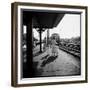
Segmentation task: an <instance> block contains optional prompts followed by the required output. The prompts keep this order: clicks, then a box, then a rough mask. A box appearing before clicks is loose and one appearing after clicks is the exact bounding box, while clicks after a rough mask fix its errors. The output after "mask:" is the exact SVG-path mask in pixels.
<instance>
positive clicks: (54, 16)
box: [23, 11, 65, 29]
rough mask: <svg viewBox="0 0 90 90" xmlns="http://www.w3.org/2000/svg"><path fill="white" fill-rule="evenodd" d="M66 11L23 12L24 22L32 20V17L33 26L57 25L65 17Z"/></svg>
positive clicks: (46, 26)
mask: <svg viewBox="0 0 90 90" xmlns="http://www.w3.org/2000/svg"><path fill="white" fill-rule="evenodd" d="M64 15H65V13H56V12H29V11H24V12H23V24H26V23H28V22H29V21H30V17H32V25H33V28H48V29H51V28H53V27H56V26H57V25H58V24H59V22H60V21H61V20H62V18H63V17H64Z"/></svg>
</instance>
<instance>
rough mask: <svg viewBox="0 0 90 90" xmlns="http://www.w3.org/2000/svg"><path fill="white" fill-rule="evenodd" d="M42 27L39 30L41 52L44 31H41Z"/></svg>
mask: <svg viewBox="0 0 90 90" xmlns="http://www.w3.org/2000/svg"><path fill="white" fill-rule="evenodd" d="M41 30H42V29H41V28H40V30H39V36H40V53H41V52H42V32H41Z"/></svg>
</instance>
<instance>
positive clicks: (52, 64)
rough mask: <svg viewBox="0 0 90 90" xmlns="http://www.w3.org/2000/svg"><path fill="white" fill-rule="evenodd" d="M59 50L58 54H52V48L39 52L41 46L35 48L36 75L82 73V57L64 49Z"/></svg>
mask: <svg viewBox="0 0 90 90" xmlns="http://www.w3.org/2000/svg"><path fill="white" fill-rule="evenodd" d="M57 50H58V56H56V57H54V56H52V54H51V48H47V50H46V51H45V52H43V53H39V52H38V51H39V46H37V47H36V48H35V49H34V54H33V55H34V56H33V57H34V58H33V62H34V65H33V66H34V69H35V75H36V76H70V75H80V59H79V58H78V57H75V56H73V55H71V54H69V53H67V52H65V51H63V50H60V49H59V48H58V49H57Z"/></svg>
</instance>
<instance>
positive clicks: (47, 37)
mask: <svg viewBox="0 0 90 90" xmlns="http://www.w3.org/2000/svg"><path fill="white" fill-rule="evenodd" d="M47 46H49V29H48V30H47Z"/></svg>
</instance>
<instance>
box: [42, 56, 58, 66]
mask: <svg viewBox="0 0 90 90" xmlns="http://www.w3.org/2000/svg"><path fill="white" fill-rule="evenodd" d="M56 58H57V56H50V57H48V58H47V60H45V61H43V62H42V65H41V67H44V66H45V65H46V64H49V63H51V62H53V61H54V60H55V59H56Z"/></svg>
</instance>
